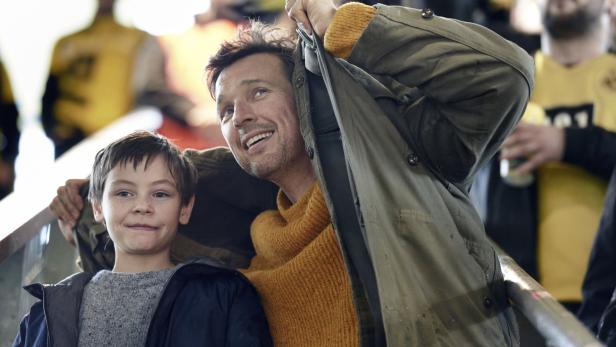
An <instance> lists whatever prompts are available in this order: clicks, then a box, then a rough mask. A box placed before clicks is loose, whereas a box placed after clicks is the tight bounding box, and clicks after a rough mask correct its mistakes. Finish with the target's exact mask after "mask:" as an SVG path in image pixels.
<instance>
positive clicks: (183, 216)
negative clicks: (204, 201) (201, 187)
mask: <svg viewBox="0 0 616 347" xmlns="http://www.w3.org/2000/svg"><path fill="white" fill-rule="evenodd" d="M194 205H195V196H194V195H193V196H191V197H190V200H188V203H187V204H185V205H182V208H181V209H180V221H179V222H180V224H188V221H189V220H190V214H191V213H192V209H193V206H194Z"/></svg>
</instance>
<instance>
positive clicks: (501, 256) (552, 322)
mask: <svg viewBox="0 0 616 347" xmlns="http://www.w3.org/2000/svg"><path fill="white" fill-rule="evenodd" d="M493 245H494V247H495V249H496V253H497V255H498V260H499V262H500V264H501V269H502V271H503V275H504V277H505V286H506V288H507V295H508V296H509V300H510V301H511V302H512V303H513V305H514V306H516V307H517V308H518V309H519V311H520V312H522V314H523V315H524V316H525V317H526V318H527V319H528V320H529V321H530V323H531V324H532V325H533V326H534V327H535V329H536V330H537V331H538V332H539V333H540V334H541V335H542V336H543V337H544V338H545V339H546V340H547V341H548V342H549V345H550V346H559V347H600V346H604V344H602V343H601V342H600V341H599V340H597V339H596V338H595V337H594V336H593V335H592V333H591V332H590V330H588V329H587V328H586V327H585V326H584V325H583V324H582V323H581V322H580V321H579V320H578V319H577V318H576V317H575V316H574V315H573V314H571V312H569V311H567V309H565V308H564V307H563V306H562V305H561V304H559V303H558V301H556V299H554V297H553V296H552V295H551V294H550V293H548V292H547V291H546V290H545V289H544V288H543V287H542V286H541V285H540V284H539V283H537V281H535V280H534V279H533V278H532V277H531V276H530V275H529V274H527V273H526V272H525V271H524V270H522V268H520V266H519V265H518V264H517V263H516V262H515V261H514V260H513V259H512V258H511V257H510V256H508V255H507V254H506V253H505V252H504V251H503V250H502V249H500V248H499V247H498V246H497V245H496V244H494V243H493Z"/></svg>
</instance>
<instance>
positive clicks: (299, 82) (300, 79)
mask: <svg viewBox="0 0 616 347" xmlns="http://www.w3.org/2000/svg"><path fill="white" fill-rule="evenodd" d="M303 85H304V77H303V76H297V78H296V79H295V88H300V87H301V86H303Z"/></svg>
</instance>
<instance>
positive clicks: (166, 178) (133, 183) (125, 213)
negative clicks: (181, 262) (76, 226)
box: [92, 156, 192, 255]
mask: <svg viewBox="0 0 616 347" xmlns="http://www.w3.org/2000/svg"><path fill="white" fill-rule="evenodd" d="M145 162H146V161H145V160H142V161H141V163H139V165H137V167H136V168H135V167H134V166H133V163H130V162H129V163H127V164H126V165H122V164H118V165H116V166H115V167H114V168H113V169H112V170H111V171H110V172H109V174H108V176H107V181H106V183H105V189H104V190H103V196H102V199H101V201H95V202H93V204H92V207H93V211H94V217H95V219H96V220H97V221H98V222H103V221H104V222H105V225H106V226H107V229H108V230H109V234H110V236H111V239H112V240H113V243H114V247H115V250H116V252H120V253H124V254H139V255H155V254H161V253H163V252H166V251H168V250H169V248H170V246H171V241H172V240H173V238H174V236H175V233H176V230H177V226H178V222H179V223H182V224H185V223H188V219H189V218H190V212H191V210H192V200H191V202H190V203H189V204H187V205H186V206H183V205H182V202H181V194H180V193H179V192H178V190H177V187H176V183H175V179H174V178H173V176H172V175H171V173H170V172H169V168H168V166H167V163H166V162H165V160H164V159H163V158H162V157H161V156H157V157H155V158H154V159H152V160H151V161H150V163H149V164H148V166H147V169H146V167H145Z"/></svg>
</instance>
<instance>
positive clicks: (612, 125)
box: [524, 53, 616, 301]
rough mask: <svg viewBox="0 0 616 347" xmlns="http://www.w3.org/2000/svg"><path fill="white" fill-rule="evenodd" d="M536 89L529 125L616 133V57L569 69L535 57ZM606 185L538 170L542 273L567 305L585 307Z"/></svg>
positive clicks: (557, 170) (558, 169) (563, 169)
mask: <svg viewBox="0 0 616 347" xmlns="http://www.w3.org/2000/svg"><path fill="white" fill-rule="evenodd" d="M535 64H536V80H535V81H536V82H535V83H536V84H535V89H534V90H533V93H532V95H531V102H530V103H529V106H528V108H527V111H526V114H525V115H524V120H526V121H531V122H539V123H546V124H551V125H554V126H557V127H561V128H587V127H589V126H591V125H596V126H600V127H602V128H605V129H607V130H611V131H616V55H614V54H604V55H602V56H599V57H597V58H595V59H593V60H590V61H587V62H584V63H582V64H578V65H575V66H572V67H566V66H562V65H560V64H558V63H557V62H555V61H554V60H552V59H551V58H549V57H547V56H545V55H544V54H542V53H537V54H536V56H535ZM605 190H606V182H605V181H604V180H602V179H601V178H599V177H597V176H594V175H592V174H590V173H589V172H588V171H585V170H584V169H582V168H580V167H578V166H573V165H570V164H565V163H549V164H546V165H543V166H542V167H541V168H540V169H539V170H538V192H537V194H538V205H537V206H538V207H537V208H538V229H537V230H538V268H539V275H540V278H541V283H542V285H543V286H544V287H545V288H546V289H547V290H548V291H549V292H550V293H552V294H553V295H554V296H555V297H556V298H557V299H558V300H561V301H580V300H581V285H582V280H583V276H584V273H585V271H586V266H587V262H588V256H589V254H590V249H591V246H592V242H593V239H594V236H595V232H596V230H597V227H598V222H599V217H600V215H601V210H602V207H603V199H604V195H605Z"/></svg>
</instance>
